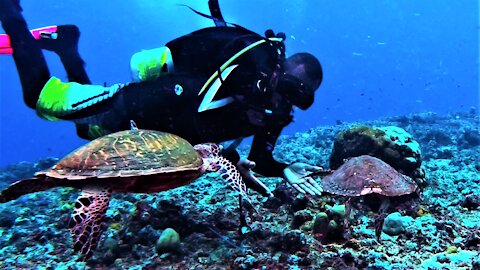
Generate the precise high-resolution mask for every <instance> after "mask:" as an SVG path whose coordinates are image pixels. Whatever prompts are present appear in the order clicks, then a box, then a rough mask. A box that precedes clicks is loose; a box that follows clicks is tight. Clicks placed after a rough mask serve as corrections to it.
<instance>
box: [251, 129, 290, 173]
mask: <svg viewBox="0 0 480 270" xmlns="http://www.w3.org/2000/svg"><path fill="white" fill-rule="evenodd" d="M282 129H283V127H275V128H271V129H269V130H265V131H264V132H259V133H257V134H255V136H254V137H253V143H252V147H251V149H250V154H249V156H248V159H249V160H252V161H254V162H255V163H256V166H255V167H254V168H253V171H254V172H256V173H259V174H261V175H263V176H267V177H282V176H283V170H284V169H285V168H286V167H287V166H288V164H285V163H282V162H278V161H276V160H275V159H274V158H273V149H274V147H275V143H276V142H277V139H278V136H280V133H281V132H282Z"/></svg>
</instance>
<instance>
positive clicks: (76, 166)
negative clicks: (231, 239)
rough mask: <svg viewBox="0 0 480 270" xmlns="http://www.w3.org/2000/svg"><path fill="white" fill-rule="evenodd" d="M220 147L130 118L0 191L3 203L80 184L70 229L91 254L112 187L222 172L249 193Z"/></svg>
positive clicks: (150, 189)
mask: <svg viewBox="0 0 480 270" xmlns="http://www.w3.org/2000/svg"><path fill="white" fill-rule="evenodd" d="M220 150H221V149H220V146H219V145H217V144H214V143H205V144H198V145H195V146H192V145H191V144H190V143H189V142H188V141H186V140H184V139H182V138H181V137H179V136H176V135H173V134H170V133H165V132H159V131H152V130H141V129H137V128H136V127H135V126H134V123H132V130H126V131H120V132H116V133H112V134H109V135H106V136H103V137H100V138H97V139H95V140H93V141H91V142H89V143H87V144H86V145H84V146H82V147H80V148H78V149H76V150H74V151H73V152H71V153H70V154H68V155H67V156H66V157H64V158H63V159H61V160H60V161H58V163H57V164H56V165H54V166H53V167H52V168H50V169H48V170H45V171H40V172H37V173H36V174H35V176H34V177H33V178H30V179H24V180H20V181H18V182H15V183H13V184H12V185H11V186H10V187H8V188H7V189H5V190H3V191H2V192H1V193H0V203H5V202H9V201H12V200H15V199H17V198H18V197H20V196H22V195H25V194H29V193H33V192H38V191H44V190H47V189H51V188H55V187H72V188H78V189H81V190H82V193H81V195H80V196H79V197H78V199H77V201H76V203H75V206H74V211H73V215H72V218H71V220H70V223H69V228H70V230H71V233H72V236H73V238H74V250H75V251H76V252H80V253H81V254H83V257H84V259H87V258H89V257H90V256H91V255H92V253H93V250H94V249H95V247H96V245H97V243H98V241H99V239H100V236H101V234H102V232H103V228H102V227H103V223H104V222H103V220H104V217H105V213H106V210H107V208H108V204H109V201H110V197H111V194H112V192H120V193H156V192H161V191H166V190H170V189H173V188H176V187H180V186H183V185H187V184H189V183H190V182H192V181H193V180H195V179H197V178H198V177H200V176H201V175H203V174H204V173H207V172H219V173H220V176H221V178H222V179H224V180H225V181H227V182H228V183H229V184H230V186H231V187H232V188H233V189H234V190H236V191H238V192H239V193H240V196H241V197H246V192H247V191H246V186H245V183H244V182H243V180H242V177H241V175H240V173H239V172H238V171H237V169H236V167H235V166H234V165H233V164H232V163H231V162H230V161H228V160H227V159H225V158H224V157H222V156H221V155H220ZM247 199H248V198H247Z"/></svg>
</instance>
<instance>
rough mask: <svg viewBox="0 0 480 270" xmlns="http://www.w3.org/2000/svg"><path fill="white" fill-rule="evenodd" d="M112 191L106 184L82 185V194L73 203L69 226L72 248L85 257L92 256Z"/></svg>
mask: <svg viewBox="0 0 480 270" xmlns="http://www.w3.org/2000/svg"><path fill="white" fill-rule="evenodd" d="M111 195H112V191H111V190H110V189H109V188H108V187H107V186H101V185H88V186H84V187H83V190H82V194H81V195H80V196H79V197H78V199H77V202H76V203H75V210H74V211H73V215H72V219H71V220H70V224H69V228H70V230H71V232H72V236H73V238H74V245H73V249H74V250H75V251H76V252H80V253H82V254H83V255H84V256H85V259H86V258H89V257H90V256H92V253H93V250H94V249H95V247H96V246H97V243H98V240H99V239H100V235H101V234H102V231H103V229H102V225H103V219H104V217H105V213H106V211H107V208H108V203H109V201H110V197H111Z"/></svg>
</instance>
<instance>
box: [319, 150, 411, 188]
mask: <svg viewBox="0 0 480 270" xmlns="http://www.w3.org/2000/svg"><path fill="white" fill-rule="evenodd" d="M322 184H323V189H324V191H326V192H329V193H332V194H337V195H343V196H362V195H366V194H371V193H377V194H380V195H385V196H392V197H393V196H401V195H406V194H410V193H413V192H415V191H416V189H417V184H416V183H415V181H413V179H411V178H410V177H408V176H405V175H402V174H401V173H399V172H397V171H396V170H395V169H394V168H392V167H391V166H390V165H388V164H387V163H385V162H384V161H382V160H381V159H378V158H375V157H372V156H368V155H363V156H359V157H354V158H351V159H349V160H348V161H347V162H345V163H344V164H343V165H342V166H340V167H339V168H338V169H337V170H336V171H335V172H334V173H333V174H331V175H328V176H326V177H325V178H323V179H322Z"/></svg>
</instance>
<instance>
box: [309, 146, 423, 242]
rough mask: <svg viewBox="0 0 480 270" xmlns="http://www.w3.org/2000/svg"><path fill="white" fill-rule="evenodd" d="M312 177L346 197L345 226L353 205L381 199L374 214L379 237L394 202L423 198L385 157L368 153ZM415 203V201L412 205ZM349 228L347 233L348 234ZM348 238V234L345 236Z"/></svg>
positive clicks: (330, 190) (327, 188)
mask: <svg viewBox="0 0 480 270" xmlns="http://www.w3.org/2000/svg"><path fill="white" fill-rule="evenodd" d="M309 176H310V177H317V176H320V177H323V178H322V182H321V184H320V185H321V187H322V189H323V192H325V193H329V194H333V195H340V196H346V197H348V198H349V199H348V200H347V201H346V204H345V219H344V228H345V229H346V230H347V229H348V227H349V216H350V212H351V209H352V204H358V203H359V202H361V199H365V200H364V202H369V201H368V200H371V202H376V201H378V200H379V202H380V205H379V207H378V213H377V214H376V216H375V235H376V237H377V240H380V236H381V232H382V228H383V223H384V219H385V217H386V216H387V213H388V210H389V209H390V208H391V206H392V205H391V204H392V203H393V202H397V203H398V202H406V201H409V200H412V199H415V198H418V197H420V194H419V188H418V185H417V184H416V183H415V181H414V180H413V179H412V178H410V177H408V176H406V175H403V174H401V173H399V172H398V171H397V170H395V169H394V168H393V167H392V166H390V165H388V164H387V163H385V162H384V161H383V160H381V159H378V158H376V157H372V156H369V155H362V156H358V157H353V158H350V159H348V160H347V161H346V162H345V163H344V164H343V165H341V166H340V167H339V168H338V169H337V170H335V171H332V170H319V171H317V172H314V173H312V174H310V175H309ZM413 205H415V203H414V204H413ZM349 234H350V233H349V232H348V231H346V233H345V235H347V236H349ZM346 238H348V237H346Z"/></svg>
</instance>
